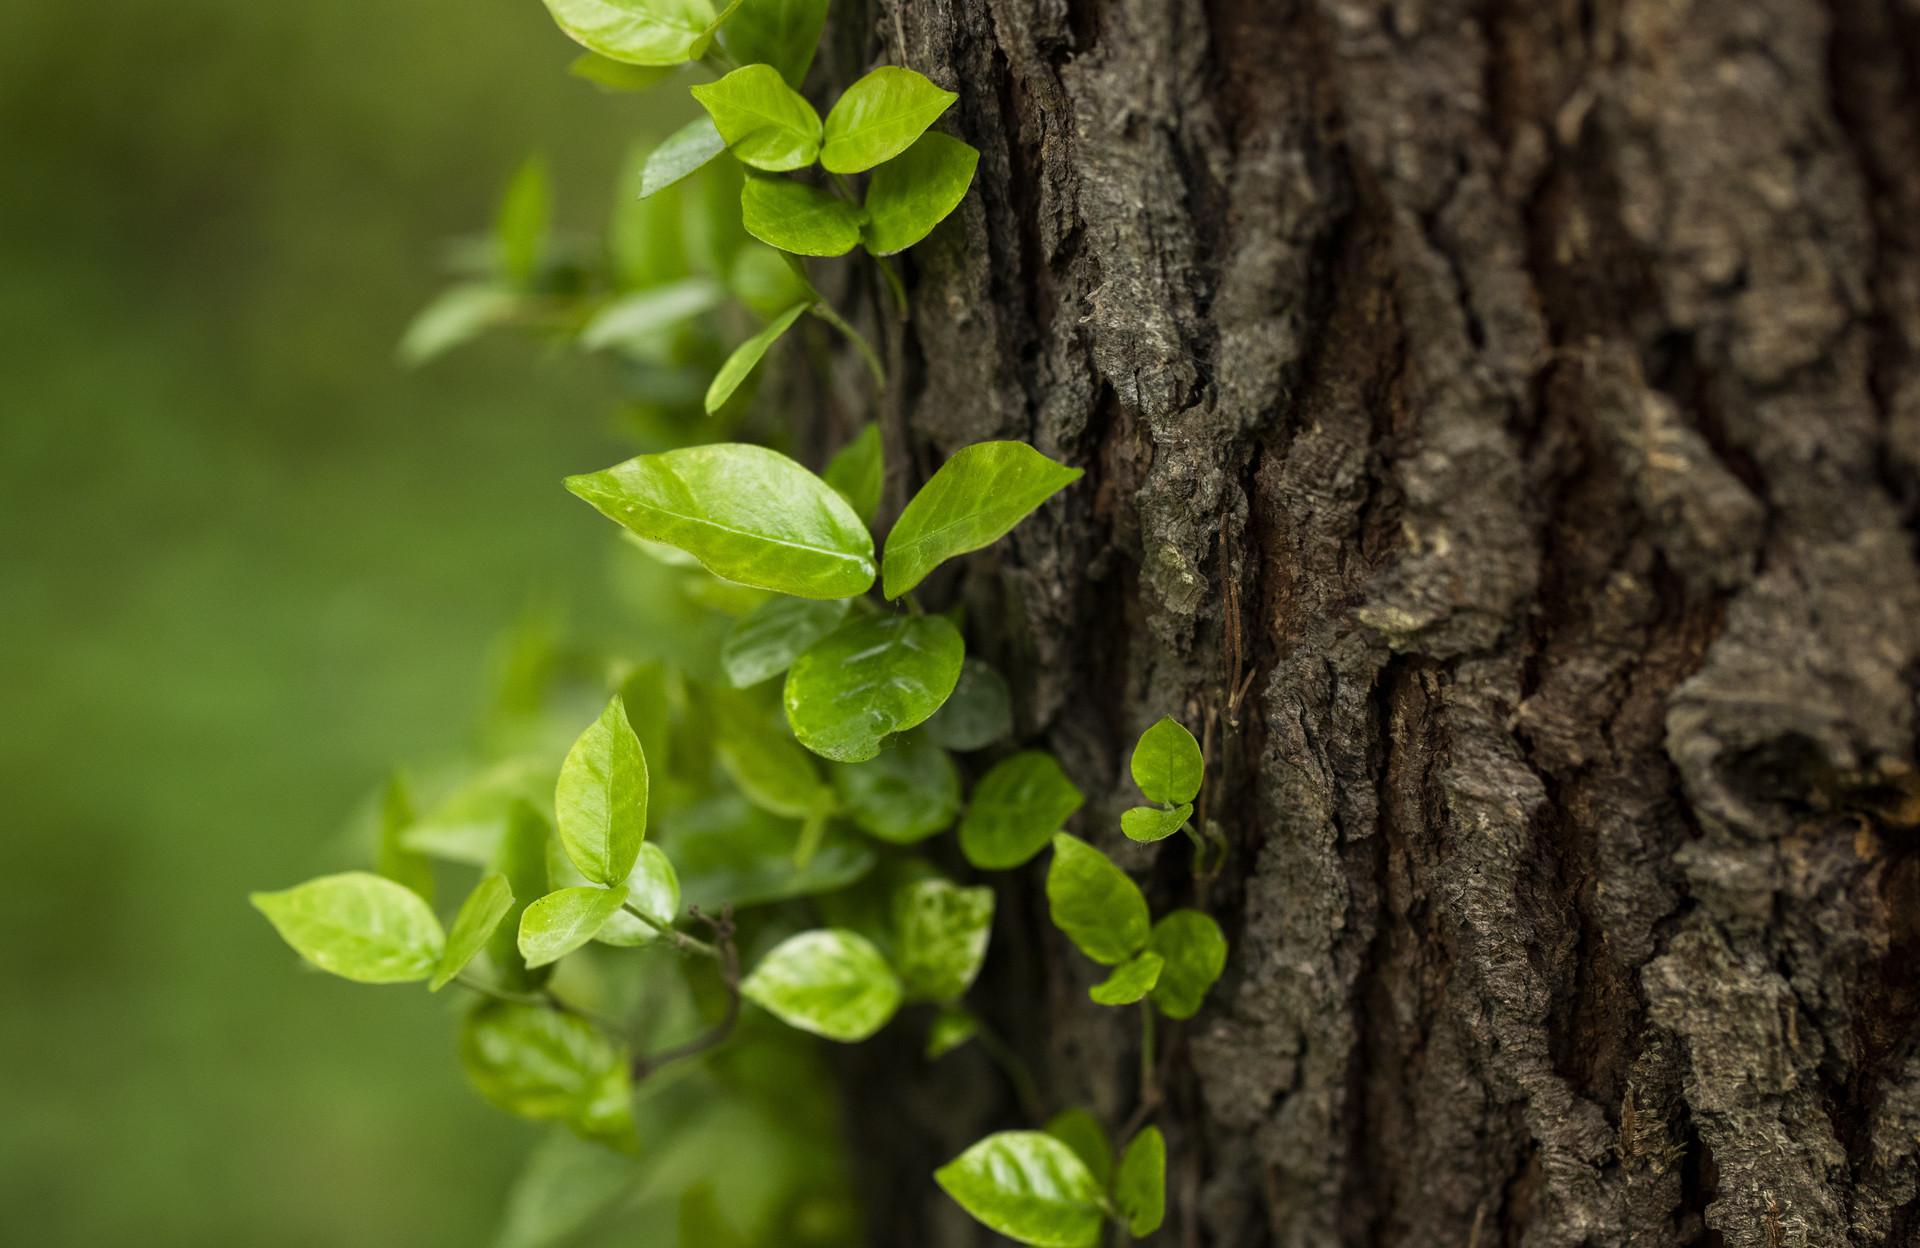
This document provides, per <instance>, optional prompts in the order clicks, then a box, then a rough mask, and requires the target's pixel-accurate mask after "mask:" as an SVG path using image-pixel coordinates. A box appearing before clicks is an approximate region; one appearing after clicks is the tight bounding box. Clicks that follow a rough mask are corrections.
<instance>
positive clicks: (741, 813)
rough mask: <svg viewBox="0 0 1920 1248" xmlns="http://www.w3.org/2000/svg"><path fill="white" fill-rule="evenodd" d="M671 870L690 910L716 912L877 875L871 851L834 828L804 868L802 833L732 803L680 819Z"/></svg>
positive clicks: (721, 801)
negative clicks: (798, 851) (799, 863)
mask: <svg viewBox="0 0 1920 1248" xmlns="http://www.w3.org/2000/svg"><path fill="white" fill-rule="evenodd" d="M670 828H671V832H670V835H671V837H672V839H671V840H670V841H669V842H668V846H669V848H671V849H672V851H673V863H674V866H675V867H676V868H678V869H679V872H680V887H681V890H682V892H683V893H684V894H685V896H686V899H687V900H688V901H690V902H694V903H697V904H698V905H701V906H703V907H705V908H707V909H708V910H712V911H718V910H719V908H720V907H721V906H722V905H725V904H727V903H729V902H731V903H732V904H733V905H734V906H735V907H736V908H743V907H747V906H758V905H765V904H766V903H768V902H773V901H785V900H787V899H789V898H793V897H809V896H813V895H815V894H818V893H827V892H832V891H833V890H835V889H840V888H845V887H846V886H847V885H849V884H851V883H853V882H854V881H856V880H858V879H859V878H860V877H861V876H863V875H865V874H866V873H867V872H869V871H871V870H872V869H873V864H874V862H875V860H876V859H875V855H874V852H873V843H872V842H871V841H868V840H866V839H865V838H864V837H860V836H855V835H854V834H852V833H851V832H849V831H844V830H842V829H840V828H839V827H837V826H832V825H830V826H829V827H828V828H827V829H826V834H825V837H824V838H823V839H822V841H821V843H820V845H819V847H818V848H816V849H815V850H814V853H813V857H812V858H810V859H809V860H808V861H807V864H806V866H805V867H796V866H795V865H794V861H793V851H794V844H795V838H796V836H797V834H798V831H799V829H798V827H797V825H796V824H795V823H794V822H793V821H792V820H790V819H780V818H777V817H775V816H773V815H770V814H767V813H766V812H765V811H762V810H759V809H757V808H755V807H753V806H752V805H750V804H748V802H747V801H746V800H745V799H744V798H740V797H737V796H733V795H728V796H726V797H723V798H716V799H714V800H712V801H708V802H703V803H701V804H700V805H698V806H694V807H692V808H690V809H688V810H685V811H682V812H680V813H679V814H678V815H676V816H675V818H674V820H673V822H672V823H671V825H670Z"/></svg>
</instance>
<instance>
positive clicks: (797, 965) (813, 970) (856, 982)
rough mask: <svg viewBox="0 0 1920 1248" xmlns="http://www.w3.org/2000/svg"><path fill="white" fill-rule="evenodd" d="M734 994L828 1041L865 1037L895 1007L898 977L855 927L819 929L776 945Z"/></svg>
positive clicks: (897, 995) (898, 989) (847, 1041)
mask: <svg viewBox="0 0 1920 1248" xmlns="http://www.w3.org/2000/svg"><path fill="white" fill-rule="evenodd" d="M740 994H741V995H742V996H744V997H746V998H747V999H748V1000H749V1001H752V1002H754V1003H755V1004H757V1005H759V1006H761V1007H762V1008H763V1009H765V1010H766V1011H767V1012H768V1013H770V1014H772V1015H773V1016H774V1017H775V1018H778V1019H779V1020H780V1021H781V1022H783V1023H786V1024H787V1025H788V1026H790V1027H797V1028H799V1029H800V1030H801V1031H810V1032H812V1033H813V1034H814V1035H816V1036H825V1037H826V1038H827V1039H829V1040H840V1041H844V1042H846V1043H852V1042H854V1041H856V1040H865V1039H866V1038H867V1037H868V1036H871V1035H872V1034H873V1033H874V1032H876V1031H879V1030H880V1029H881V1028H882V1027H884V1026H886V1024H887V1020H888V1019H890V1018H892V1017H893V1012H894V1011H895V1010H897V1009H899V1008H900V980H899V979H898V978H897V977H896V976H895V975H894V973H893V968H891V967H889V966H888V965H887V960H886V959H885V958H884V957H882V956H880V951H879V950H878V949H876V948H874V947H873V942H872V941H870V940H868V939H867V938H866V937H864V936H862V935H860V934H859V933H857V932H849V931H845V930H843V929H840V928H822V929H820V930H817V931H811V932H802V933H800V934H799V935H798V936H793V937H789V938H788V939H787V940H785V941H783V942H781V943H780V944H779V945H777V946H776V947H775V948H774V949H773V951H772V952H771V953H769V954H767V956H766V957H764V958H762V959H760V964H759V965H758V966H756V967H754V968H753V973H752V974H750V975H748V976H747V977H746V979H745V980H743V981H742V982H741V984H740Z"/></svg>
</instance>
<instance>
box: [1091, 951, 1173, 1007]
mask: <svg viewBox="0 0 1920 1248" xmlns="http://www.w3.org/2000/svg"><path fill="white" fill-rule="evenodd" d="M1164 965H1165V963H1164V962H1162V961H1161V959H1160V955H1159V954H1157V953H1155V952H1154V951H1153V950H1151V949H1147V950H1143V951H1142V952H1140V953H1138V954H1135V955H1134V956H1133V957H1132V958H1131V959H1129V960H1128V961H1125V962H1122V963H1121V964H1120V965H1119V966H1116V967H1114V968H1113V974H1111V975H1109V976H1107V978H1106V979H1105V980H1104V981H1102V982H1100V983H1097V984H1095V985H1094V986H1093V987H1092V988H1089V989H1088V990H1087V995H1088V996H1089V997H1092V998H1093V1003H1094V1004H1095V1005H1132V1004H1133V1003H1134V1002H1135V1001H1138V1000H1139V999H1140V998H1142V997H1144V996H1146V995H1147V994H1148V993H1149V992H1152V991H1153V986H1154V985H1155V984H1156V983H1158V982H1160V968H1161V967H1162V966H1164Z"/></svg>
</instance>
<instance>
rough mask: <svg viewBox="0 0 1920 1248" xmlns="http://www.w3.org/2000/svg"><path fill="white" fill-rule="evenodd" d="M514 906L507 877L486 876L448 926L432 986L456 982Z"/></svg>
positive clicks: (429, 984)
mask: <svg viewBox="0 0 1920 1248" xmlns="http://www.w3.org/2000/svg"><path fill="white" fill-rule="evenodd" d="M511 909H513V888H512V886H511V885H509V884H508V883H507V877H506V876H504V875H501V874H500V873H499V872H495V873H493V874H492V875H489V876H487V877H486V878H484V879H482V880H481V881H480V883H479V884H477V885H475V886H474V890H473V891H472V892H471V893H468V894H467V899H466V900H465V901H463V902H461V903H460V911H459V913H458V914H455V915H454V916H453V926H452V927H451V928H449V929H447V945H446V949H445V950H444V951H443V952H442V953H441V955H440V963H439V965H438V966H436V967H435V968H434V971H433V979H432V980H431V981H430V982H429V983H428V984H427V987H428V989H430V990H431V991H433V992H439V991H440V990H441V989H442V988H445V987H446V986H447V985H448V984H449V983H450V982H452V980H453V978H454V976H456V975H458V974H459V973H460V972H461V971H463V970H465V969H466V966H467V963H469V962H471V961H473V959H474V957H475V955H477V954H478V953H479V952H480V950H481V949H482V948H484V947H485V946H486V943H487V939H488V937H490V936H492V935H493V930H494V929H495V928H496V927H499V926H500V920H501V919H504V918H505V917H507V911H509V910H511Z"/></svg>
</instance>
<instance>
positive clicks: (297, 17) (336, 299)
mask: <svg viewBox="0 0 1920 1248" xmlns="http://www.w3.org/2000/svg"><path fill="white" fill-rule="evenodd" d="M572 55H573V50H572V49H571V45H569V44H568V43H567V42H566V41H565V39H564V38H563V37H562V36H560V35H559V33H558V32H557V31H555V29H554V28H553V26H552V23H551V22H550V21H549V19H548V18H547V16H546V14H545V12H544V11H543V10H542V9H541V7H540V6H539V5H538V4H537V3H534V2H533V0H478V2H476V0H460V2H456V0H413V2H412V3H408V4H402V5H395V4H390V3H375V2H374V0H336V2H335V3H332V4H326V5H281V4H260V3H252V2H248V0H170V2H169V3H167V4H150V3H138V4H137V3H133V2H132V0H109V2H108V3H105V4H93V5H61V4H48V3H22V4H9V5H4V6H0V161H3V162H4V163H3V164H0V431H3V432H0V561H4V562H3V570H0V795H4V798H5V804H6V805H5V811H6V825H5V827H4V829H0V845H3V846H4V850H3V851H0V948H3V949H4V953H3V954H0V959H4V963H3V965H4V972H5V975H6V982H5V988H4V996H0V1207H4V1209H5V1213H4V1215H0V1216H3V1218H4V1225H5V1228H6V1230H5V1231H4V1232H0V1238H4V1239H6V1240H8V1241H10V1242H18V1243H33V1244H36V1245H40V1246H42V1248H52V1246H62V1245H75V1246H78V1245H86V1246H88V1248H99V1246H103V1245H121V1244H127V1245H132V1244H139V1245H142V1246H143V1248H162V1246H166V1245H195V1246H196V1248H206V1246H207V1245H227V1244H247V1245H279V1244H286V1245H307V1244H312V1245H340V1244H363V1245H383V1244H393V1245H399V1244H405V1245H410V1246H419V1248H430V1246H432V1245H440V1244H447V1245H453V1244H460V1245H473V1244H484V1243H486V1242H488V1241H489V1240H490V1239H491V1236H492V1230H493V1227H494V1226H495V1225H496V1223H497V1221H498V1216H499V1206H500V1199H501V1194H502V1191H503V1188H504V1186H505V1184H506V1183H507V1181H508V1179H509V1178H510V1176H511V1175H512V1174H513V1172H514V1171H515V1169H516V1168H517V1167H518V1165H519V1162H520V1159H521V1157H522V1155H523V1154H524V1153H525V1151H526V1150H527V1148H528V1145H529V1143H530V1141H531V1140H532V1139H533V1138H534V1136H535V1132H534V1131H533V1129H532V1128H529V1127H526V1126H524V1125H523V1124H519V1123H516V1122H514V1121H513V1120H511V1119H509V1118H507V1117H505V1116H504V1115H501V1114H499V1113H497V1112H494V1111H493V1110H491V1109H489V1108H488V1107H487V1106H485V1105H484V1104H482V1103H481V1102H480V1101H479V1099H478V1098H477V1097H475V1096H474V1095H473V1094H472V1093H470V1092H469V1091H468V1090H467V1088H466V1087H465V1086H464V1084H463V1083H462V1080H461V1076H460V1073H459V1071H458V1068H457V1066H456V1064H455V1063H454V1061H453V1060H452V1046H453V1035H454V1033H453V1028H452V1025H451V1020H450V1019H449V1017H448V1014H449V1013H450V1011H451V1009H452V1008H453V1005H452V1003H450V1002H447V1001H444V1000H441V999H433V1000H428V999H426V998H424V997H423V996H422V995H421V994H419V993H417V992H412V991H408V990H405V989H391V990H378V991H374V990H368V989H364V988H359V987H357V986H355V985H351V984H347V983H345V982H342V981H337V980H331V979H328V978H326V977H323V976H318V975H312V974H301V973H298V970H297V963H296V960H295V959H294V957H293V955H292V954H291V952H290V951H289V950H287V949H286V947H285V946H284V945H282V944H281V943H280V942H279V941H278V940H276V939H275V938H274V937H273V935H272V933H271V932H270V931H269V930H268V928H267V927H266V925H265V924H264V923H262V922H261V921H260V919H259V917H258V916H257V915H256V914H255V913H253V911H251V910H250V909H249V908H248V906H247V904H246V894H247V892H248V890H249V889H253V888H259V887H282V886H285V885H287V884H290V883H293V882H296V881H298V880H300V879H303V878H306V877H307V876H310V875H312V874H315V873H317V872H318V871H321V870H327V869H334V868H337V867H340V866H342V865H345V864H346V863H348V862H351V861H355V860H357V859H358V858H359V857H360V855H361V853H362V850H361V848H360V847H358V846H354V845H351V844H347V843H345V842H346V840H347V838H346V837H345V836H344V834H343V833H342V831H341V829H342V827H343V825H344V824H345V823H346V822H347V819H348V816H349V814H350V812H351V811H352V810H353V808H354V807H355V805H356V803H358V802H360V801H361V800H362V798H363V797H364V796H365V795H366V794H367V793H368V792H369V791H370V790H372V789H373V788H375V787H376V786H377V785H378V784H379V783H380V782H381V781H382V780H383V778H384V777H385V775H386V774H387V770H388V768H389V767H390V766H391V764H392V763H393V761H394V760H395V759H401V758H423V757H426V758H430V757H433V756H435V755H436V754H438V753H441V752H445V751H450V750H454V749H457V748H458V747H459V746H460V745H462V744H463V742H464V741H465V740H466V739H467V737H468V735H469V734H471V733H472V732H473V731H474V725H475V723H476V721H477V718H478V715H479V712H480V710H481V705H480V704H481V703H482V702H483V701H484V697H485V689H486V683H485V678H484V674H485V672H486V670H487V666H488V663H489V661H490V654H492V652H493V648H494V646H495V640H496V638H498V637H499V636H500V635H501V634H502V632H503V630H505V629H506V628H507V627H508V626H509V624H510V623H511V621H512V620H513V619H514V618H515V617H516V616H517V615H518V614H519V613H521V612H522V611H523V610H525V609H526V607H527V605H528V602H529V599H530V597H531V596H532V595H534V594H535V593H536V592H537V591H538V590H540V589H541V588H542V587H545V588H547V589H550V590H551V589H558V588H564V590H565V592H566V594H567V596H568V598H569V609H570V610H571V611H572V612H573V616H574V619H575V620H576V621H581V620H585V621H587V622H588V623H589V624H590V623H591V621H592V620H594V619H595V618H596V612H598V611H600V610H601V609H602V608H601V606H600V604H598V603H597V602H596V600H595V598H594V592H593V587H594V586H596V585H598V584H600V583H601V582H602V581H603V579H604V578H603V577H602V576H601V575H600V573H601V571H602V570H603V563H604V557H605V553H606V548H605V545H604V543H603V538H604V535H603V534H602V533H601V531H600V527H599V526H600V524H601V522H599V521H598V520H596V518H594V517H593V516H592V515H591V514H590V513H589V512H588V511H587V510H586V509H585V508H583V507H579V506H578V505H576V504H573V503H572V502H571V500H570V499H568V498H567V497H566V495H565V494H564V493H563V492H562V491H561V489H560V487H559V480H560V477H561V476H562V475H563V474H564V473H566V472H570V471H577V470H580V469H581V468H583V467H594V466H599V465H601V464H603V463H607V462H611V461H612V460H613V459H615V458H619V457H621V456H622V455H624V454H626V453H629V447H628V444H627V443H625V442H623V441H621V440H620V439H619V438H618V437H617V435H616V434H615V433H614V432H613V431H612V430H611V428H610V427H609V422H608V418H607V414H606V410H607V404H606V401H605V400H606V396H605V394H604V393H603V391H602V389H601V386H600V383H599V382H598V381H597V380H596V378H595V376H594V374H593V372H592V370H588V369H582V368H579V367H577V366H564V367H563V366H559V365H558V364H556V363H555V362H553V361H551V360H547V359H545V358H544V357H543V354H542V353H541V352H540V351H539V350H538V349H537V347H535V346H532V345H530V344H524V343H522V344H512V343H508V344H505V345H503V346H500V347H497V348H495V349H490V350H487V351H484V352H468V353H463V354H460V355H457V356H454V357H451V358H449V359H446V360H442V361H439V362H436V363H435V364H433V365H431V366H430V367H428V368H426V369H424V370H422V371H419V372H408V371H405V370H403V369H401V368H400V367H399V366H397V365H396V364H395V363H394V354H393V349H394V343H395V340H396V339H397V337H398V335H399V334H400V331H401V330H402V328H403V327H404V326H405V324H406V322H407V320H408V318H409V317H410V316H411V314H412V313H413V312H414V310H415V309H416V308H418V307H419V306H420V305H421V304H422V303H423V302H424V301H425V300H426V299H427V298H428V296H429V295H430V294H431V292H433V291H434V290H435V289H436V288H437V287H438V286H439V285H440V284H441V281H442V278H441V276H440V274H439V273H438V272H437V271H436V264H435V255H436V252H437V250H438V248H439V245H440V244H441V242H442V240H444V239H445V238H446V237H447V236H449V235H452V234H456V233H459V232H461V231H463V230H473V229H478V228H483V227H484V226H485V224H486V221H487V218H488V216H489V215H490V213H491V211H492V205H493V202H494V200H495V199H496V197H497V195H498V193H499V190H500V188H501V186H502V184H503V183H504V182H505V181H506V179H507V178H508V177H509V175H510V174H511V172H512V170H513V168H514V167H515V166H516V165H517V164H518V163H519V162H520V161H521V160H522V158H524V157H525V156H526V155H527V154H528V153H530V152H534V151H539V152H542V153H544V155H545V157H546V159H547V163H548V166H549V167H550V169H551V170H552V174H553V178H554V181H555V183H556V200H557V204H558V209H557V215H558V218H559V220H560V221H561V222H562V223H565V222H567V221H568V220H569V218H578V219H579V220H581V222H582V223H583V224H588V225H591V224H595V223H597V222H599V221H600V220H601V219H602V217H603V216H604V212H605V208H606V204H607V201H608V199H609V197H610V196H611V194H612V193H613V191H612V187H613V182H614V172H615V168H616V165H617V163H618V161H619V160H620V158H621V155H622V152H623V150H624V149H625V147H626V146H627V144H628V143H629V142H630V141H631V140H632V139H634V138H635V137H637V134H638V132H639V131H640V130H642V129H645V128H647V123H648V117H647V113H648V110H649V109H650V108H657V107H658V106H657V105H650V104H648V103H647V102H646V101H645V100H642V99H631V98H619V97H611V96H607V95H604V94H601V93H599V92H597V91H595V90H594V89H593V88H591V87H589V86H587V85H586V84H584V83H582V82H580V81H578V80H575V79H572V78H569V77H567V76H565V74H564V73H563V72H562V70H563V67H564V66H565V65H566V64H567V62H568V61H569V60H570V59H571V57H572ZM449 995H451V994H449ZM16 1237H17V1238H16Z"/></svg>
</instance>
